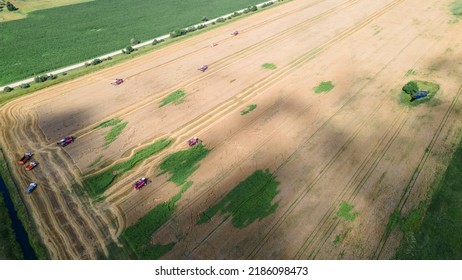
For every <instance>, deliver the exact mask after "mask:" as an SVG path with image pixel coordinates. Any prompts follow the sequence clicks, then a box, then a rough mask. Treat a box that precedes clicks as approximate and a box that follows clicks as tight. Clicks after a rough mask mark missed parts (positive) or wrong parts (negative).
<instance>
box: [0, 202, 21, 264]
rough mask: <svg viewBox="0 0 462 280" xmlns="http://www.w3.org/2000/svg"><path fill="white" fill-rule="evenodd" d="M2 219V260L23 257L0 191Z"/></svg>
mask: <svg viewBox="0 0 462 280" xmlns="http://www.w3.org/2000/svg"><path fill="white" fill-rule="evenodd" d="M0 221H1V223H0V260H21V259H23V254H22V251H21V247H20V246H19V244H18V242H17V241H16V237H15V233H14V230H13V225H12V223H11V219H10V216H9V215H8V209H7V208H6V205H5V201H4V199H3V195H2V193H0Z"/></svg>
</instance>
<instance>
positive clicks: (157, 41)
mask: <svg viewBox="0 0 462 280" xmlns="http://www.w3.org/2000/svg"><path fill="white" fill-rule="evenodd" d="M163 41H164V40H157V39H154V41H152V45H153V46H154V45H157V44H160V43H162V42H163Z"/></svg>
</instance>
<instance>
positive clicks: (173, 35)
mask: <svg viewBox="0 0 462 280" xmlns="http://www.w3.org/2000/svg"><path fill="white" fill-rule="evenodd" d="M186 33H188V30H186V29H184V28H183V29H177V30H174V31H172V32H170V38H176V37H180V36H183V35H185V34H186Z"/></svg>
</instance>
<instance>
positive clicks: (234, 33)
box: [231, 30, 239, 36]
mask: <svg viewBox="0 0 462 280" xmlns="http://www.w3.org/2000/svg"><path fill="white" fill-rule="evenodd" d="M237 34H239V31H237V30H236V31H234V32H233V33H231V35H233V36H236V35H237Z"/></svg>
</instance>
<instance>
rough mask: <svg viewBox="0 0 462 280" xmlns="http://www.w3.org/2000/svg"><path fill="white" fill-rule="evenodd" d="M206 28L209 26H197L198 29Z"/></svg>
mask: <svg viewBox="0 0 462 280" xmlns="http://www.w3.org/2000/svg"><path fill="white" fill-rule="evenodd" d="M206 27H207V26H206V25H204V24H199V25H198V26H197V29H203V28H206Z"/></svg>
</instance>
